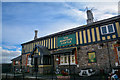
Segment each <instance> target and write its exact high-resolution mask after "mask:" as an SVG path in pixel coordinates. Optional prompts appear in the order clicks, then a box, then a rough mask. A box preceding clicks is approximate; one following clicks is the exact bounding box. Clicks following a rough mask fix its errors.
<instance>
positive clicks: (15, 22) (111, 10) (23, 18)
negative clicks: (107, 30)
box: [0, 0, 118, 63]
mask: <svg viewBox="0 0 120 80" xmlns="http://www.w3.org/2000/svg"><path fill="white" fill-rule="evenodd" d="M4 1H5V0H4ZM86 7H88V9H92V12H93V15H94V21H99V20H103V19H106V18H110V17H113V16H117V15H118V3H117V2H2V47H0V50H1V49H2V62H3V63H6V62H7V63H9V62H11V61H10V60H11V59H12V58H15V57H16V56H19V55H20V54H21V44H22V43H24V42H27V41H30V40H33V38H34V30H36V29H37V30H38V37H42V36H46V35H49V34H53V33H56V32H60V31H63V30H67V29H71V28H75V27H78V26H80V25H86V19H87V17H86Z"/></svg>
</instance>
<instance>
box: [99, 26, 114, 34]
mask: <svg viewBox="0 0 120 80" xmlns="http://www.w3.org/2000/svg"><path fill="white" fill-rule="evenodd" d="M109 25H112V28H113V32H109V30H108V25H104V26H101V27H100V29H101V34H102V35H105V34H111V33H114V32H115V29H114V25H113V24H109ZM102 27H106V30H107V33H103V31H102Z"/></svg>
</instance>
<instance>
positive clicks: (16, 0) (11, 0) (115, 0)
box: [2, 0, 119, 2]
mask: <svg viewBox="0 0 120 80" xmlns="http://www.w3.org/2000/svg"><path fill="white" fill-rule="evenodd" d="M118 1H119V0H114V1H113V0H2V2H118Z"/></svg>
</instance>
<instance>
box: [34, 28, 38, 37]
mask: <svg viewBox="0 0 120 80" xmlns="http://www.w3.org/2000/svg"><path fill="white" fill-rule="evenodd" d="M37 33H38V30H35V37H34V39H37Z"/></svg>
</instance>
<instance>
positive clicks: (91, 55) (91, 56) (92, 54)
mask: <svg viewBox="0 0 120 80" xmlns="http://www.w3.org/2000/svg"><path fill="white" fill-rule="evenodd" d="M88 57H89V59H88V62H89V63H95V62H96V56H95V52H88Z"/></svg>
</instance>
